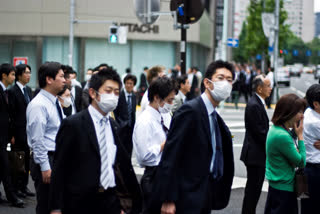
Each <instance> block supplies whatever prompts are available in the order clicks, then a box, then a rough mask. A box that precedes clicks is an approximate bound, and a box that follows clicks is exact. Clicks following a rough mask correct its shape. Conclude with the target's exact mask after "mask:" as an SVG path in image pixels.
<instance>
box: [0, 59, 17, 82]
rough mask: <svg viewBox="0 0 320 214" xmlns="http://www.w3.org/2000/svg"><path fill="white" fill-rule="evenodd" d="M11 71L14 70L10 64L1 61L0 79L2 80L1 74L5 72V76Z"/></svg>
mask: <svg viewBox="0 0 320 214" xmlns="http://www.w3.org/2000/svg"><path fill="white" fill-rule="evenodd" d="M11 71H16V70H15V69H14V67H13V66H12V65H10V64H9V63H3V64H1V65H0V80H2V74H6V75H7V76H8V75H9V74H10V72H11Z"/></svg>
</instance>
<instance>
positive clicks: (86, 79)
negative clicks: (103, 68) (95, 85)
mask: <svg viewBox="0 0 320 214" xmlns="http://www.w3.org/2000/svg"><path fill="white" fill-rule="evenodd" d="M91 76H92V75H91V74H86V76H85V77H84V80H85V81H88V80H90V79H91Z"/></svg>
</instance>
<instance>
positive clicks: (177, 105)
mask: <svg viewBox="0 0 320 214" xmlns="http://www.w3.org/2000/svg"><path fill="white" fill-rule="evenodd" d="M182 104H183V98H182V96H181V94H180V93H179V92H178V93H177V94H176V96H175V97H174V100H173V107H172V113H174V112H176V111H177V110H178V109H179V108H180V107H181V106H182Z"/></svg>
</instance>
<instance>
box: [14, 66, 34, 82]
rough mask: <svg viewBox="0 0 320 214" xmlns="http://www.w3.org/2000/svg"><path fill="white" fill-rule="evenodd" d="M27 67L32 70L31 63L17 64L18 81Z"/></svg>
mask: <svg viewBox="0 0 320 214" xmlns="http://www.w3.org/2000/svg"><path fill="white" fill-rule="evenodd" d="M27 68H29V70H30V72H31V67H30V65H27V64H19V65H17V66H16V82H17V81H18V80H19V77H20V76H22V74H23V73H24V72H25V71H26V69H27Z"/></svg>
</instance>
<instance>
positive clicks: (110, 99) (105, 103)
mask: <svg viewBox="0 0 320 214" xmlns="http://www.w3.org/2000/svg"><path fill="white" fill-rule="evenodd" d="M97 93H98V94H99V95H100V101H98V100H97V99H96V101H97V104H98V106H99V108H100V109H101V110H102V111H103V112H104V113H108V112H111V111H113V110H115V108H116V107H117V105H118V100H119V96H116V95H114V94H113V93H112V94H100V93H99V92H97Z"/></svg>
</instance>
